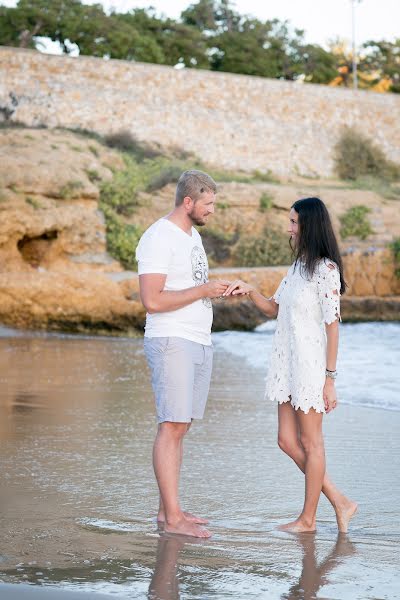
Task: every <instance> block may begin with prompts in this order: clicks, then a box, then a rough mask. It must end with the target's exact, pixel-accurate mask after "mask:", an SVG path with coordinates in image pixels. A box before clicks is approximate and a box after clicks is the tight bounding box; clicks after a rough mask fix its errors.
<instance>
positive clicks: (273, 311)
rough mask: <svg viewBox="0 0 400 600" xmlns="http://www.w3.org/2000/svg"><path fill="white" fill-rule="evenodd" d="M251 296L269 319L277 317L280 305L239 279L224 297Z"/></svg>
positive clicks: (232, 284)
mask: <svg viewBox="0 0 400 600" xmlns="http://www.w3.org/2000/svg"><path fill="white" fill-rule="evenodd" d="M229 295H232V296H238V295H241V296H249V298H250V299H251V300H252V302H253V303H254V304H255V305H256V306H257V308H258V309H259V310H261V312H263V313H264V314H265V315H267V317H276V316H277V314H278V310H279V304H277V303H276V302H275V300H273V299H272V298H266V297H265V296H263V295H262V294H260V292H258V291H257V290H256V289H255V288H254V287H253V286H252V285H249V284H248V283H245V282H244V281H241V280H240V279H237V280H236V281H234V282H233V283H231V285H230V286H229V287H228V288H227V290H226V291H225V292H224V294H223V296H229Z"/></svg>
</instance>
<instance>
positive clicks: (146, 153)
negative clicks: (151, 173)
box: [104, 130, 162, 160]
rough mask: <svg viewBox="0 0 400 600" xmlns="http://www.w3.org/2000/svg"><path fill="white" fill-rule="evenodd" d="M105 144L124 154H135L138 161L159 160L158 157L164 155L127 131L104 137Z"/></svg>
mask: <svg viewBox="0 0 400 600" xmlns="http://www.w3.org/2000/svg"><path fill="white" fill-rule="evenodd" d="M104 143H105V144H106V145H107V146H109V148H117V149H118V150H122V151H123V152H128V153H129V154H133V156H135V158H136V159H137V160H144V159H145V158H157V156H161V154H162V153H161V152H160V150H157V149H156V148H153V147H152V146H150V145H149V144H146V143H145V142H140V141H139V140H138V139H137V138H136V137H135V136H134V135H132V134H131V133H130V132H129V131H125V130H124V131H118V132H117V133H111V134H109V135H106V136H105V137H104Z"/></svg>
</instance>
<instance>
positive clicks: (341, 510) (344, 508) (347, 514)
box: [335, 500, 358, 533]
mask: <svg viewBox="0 0 400 600" xmlns="http://www.w3.org/2000/svg"><path fill="white" fill-rule="evenodd" d="M357 509H358V504H357V502H352V501H351V500H346V502H345V503H344V504H341V505H339V506H338V507H336V508H335V513H336V521H337V524H338V529H339V531H340V533H347V529H348V527H349V523H350V519H352V518H353V517H354V515H355V514H356V512H357Z"/></svg>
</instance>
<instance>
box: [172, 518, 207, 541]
mask: <svg viewBox="0 0 400 600" xmlns="http://www.w3.org/2000/svg"><path fill="white" fill-rule="evenodd" d="M164 531H165V533H177V534H179V535H190V536H192V537H196V538H209V537H211V533H210V532H209V531H208V529H205V528H204V527H199V525H197V524H196V523H193V522H191V521H188V520H187V519H180V520H179V521H176V522H175V523H165V524H164Z"/></svg>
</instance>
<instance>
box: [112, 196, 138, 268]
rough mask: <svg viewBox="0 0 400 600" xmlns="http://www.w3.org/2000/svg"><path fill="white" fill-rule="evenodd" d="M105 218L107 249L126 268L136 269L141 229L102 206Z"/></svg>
mask: <svg viewBox="0 0 400 600" xmlns="http://www.w3.org/2000/svg"><path fill="white" fill-rule="evenodd" d="M103 212H104V216H105V220H106V238H107V250H108V251H109V253H110V254H111V256H113V257H114V258H116V259H117V260H119V261H120V263H121V264H122V265H123V266H124V267H125V268H126V269H133V270H134V269H136V268H137V262H136V257H135V253H136V247H137V245H138V243H139V239H140V236H141V235H142V233H143V231H142V230H141V229H140V227H138V226H137V225H131V224H127V223H124V222H123V220H122V219H121V218H120V217H118V215H117V214H116V213H115V212H114V211H113V210H112V209H111V208H109V207H104V206H103Z"/></svg>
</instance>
